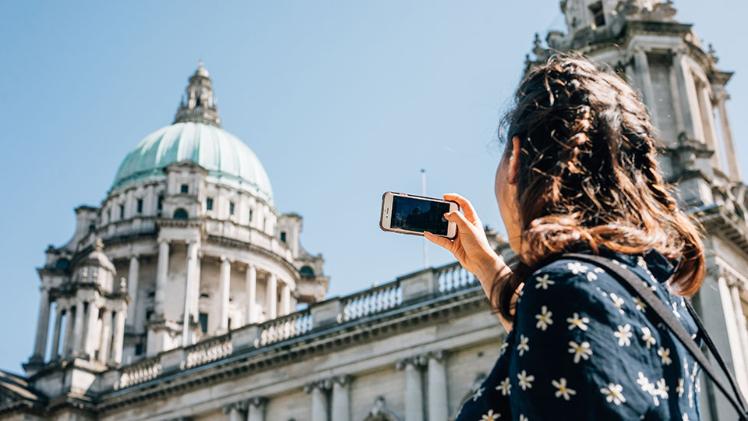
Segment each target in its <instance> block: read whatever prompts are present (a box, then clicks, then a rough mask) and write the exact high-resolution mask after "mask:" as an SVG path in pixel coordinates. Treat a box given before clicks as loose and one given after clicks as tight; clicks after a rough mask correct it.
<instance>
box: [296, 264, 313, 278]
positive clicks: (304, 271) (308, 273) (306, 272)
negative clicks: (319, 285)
mask: <svg viewBox="0 0 748 421" xmlns="http://www.w3.org/2000/svg"><path fill="white" fill-rule="evenodd" d="M299 273H300V274H301V276H302V277H304V278H314V269H312V267H311V266H302V267H301V269H299Z"/></svg>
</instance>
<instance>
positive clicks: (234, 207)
mask: <svg viewBox="0 0 748 421" xmlns="http://www.w3.org/2000/svg"><path fill="white" fill-rule="evenodd" d="M235 210H236V205H234V202H229V215H233V214H234V211H235Z"/></svg>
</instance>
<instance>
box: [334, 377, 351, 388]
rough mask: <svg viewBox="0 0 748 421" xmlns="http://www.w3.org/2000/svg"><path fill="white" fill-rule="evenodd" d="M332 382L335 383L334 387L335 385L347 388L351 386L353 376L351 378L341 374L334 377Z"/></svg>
mask: <svg viewBox="0 0 748 421" xmlns="http://www.w3.org/2000/svg"><path fill="white" fill-rule="evenodd" d="M331 380H332V382H333V386H334V385H335V384H338V385H340V386H346V385H349V384H351V381H353V376H351V375H350V374H341V375H339V376H335V377H333V378H332V379H331Z"/></svg>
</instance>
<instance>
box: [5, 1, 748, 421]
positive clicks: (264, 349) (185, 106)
mask: <svg viewBox="0 0 748 421" xmlns="http://www.w3.org/2000/svg"><path fill="white" fill-rule="evenodd" d="M561 9H562V11H563V13H564V15H565V17H566V31H565V32H557V31H552V32H550V33H548V34H547V36H546V44H545V45H544V44H543V42H541V40H540V37H539V36H537V37H536V40H535V43H534V48H533V50H532V55H531V56H528V58H527V62H526V66H532V65H533V63H535V62H537V61H540V60H543V59H545V58H546V57H547V56H548V55H549V54H550V53H551V51H554V50H558V51H568V50H580V51H582V52H584V53H585V54H586V55H588V56H589V57H591V58H593V59H594V60H596V61H598V62H604V63H608V64H609V65H611V66H612V67H613V68H614V69H615V70H616V71H618V72H619V73H620V74H621V75H622V76H624V77H625V78H627V79H628V80H629V81H630V82H631V83H632V84H633V85H634V86H635V87H636V88H637V89H638V90H639V91H640V92H641V94H642V96H643V98H644V100H645V102H646V104H647V106H648V108H649V109H650V111H651V113H652V114H653V117H654V120H655V122H656V125H657V127H658V129H659V131H660V137H661V139H662V144H661V150H662V157H661V161H662V166H663V168H664V170H665V172H666V173H667V176H668V178H669V180H670V181H671V182H672V183H674V184H676V185H677V186H678V188H679V194H680V200H681V203H682V205H683V206H684V207H686V208H688V209H689V211H690V212H691V213H692V214H693V215H695V216H696V217H698V218H699V219H700V220H701V221H702V223H703V225H704V227H705V230H706V239H705V242H706V245H707V248H708V262H709V273H708V278H707V280H706V282H705V284H704V287H703V289H702V291H701V292H700V294H699V295H698V296H697V298H696V299H695V304H696V306H697V308H698V309H699V311H700V312H701V313H702V314H703V315H704V318H705V321H706V323H707V325H708V327H709V328H710V329H711V332H713V334H714V336H715V338H716V340H717V342H718V346H719V347H720V348H721V349H723V350H724V352H725V355H726V356H727V359H728V363H729V364H730V366H731V367H732V368H734V370H735V372H736V375H737V378H738V381H739V384H740V387H741V388H742V389H743V390H744V391H748V329H747V328H746V311H748V308H747V307H748V305H747V304H746V303H748V295H747V294H746V282H747V278H746V275H744V274H748V229H747V228H746V212H748V198H746V187H745V185H744V184H743V183H742V182H741V181H740V174H739V171H738V164H737V157H736V155H735V152H734V149H733V141H732V137H731V132H730V125H729V122H728V118H727V114H726V112H725V101H726V100H727V99H728V95H727V91H726V89H725V85H726V84H727V82H728V81H729V79H730V76H731V73H729V72H724V71H721V70H719V69H718V68H717V57H716V55H715V53H714V51H713V49H712V48H711V47H709V48H704V47H703V46H702V45H701V43H700V41H699V40H698V38H697V37H696V35H695V33H694V32H693V31H692V29H691V25H689V24H684V23H681V22H678V21H677V20H676V19H675V9H674V7H673V5H672V3H671V2H668V1H661V0H621V1H619V0H602V1H600V0H597V1H594V0H565V1H562V2H561ZM76 216H77V226H76V229H75V233H74V234H73V238H72V239H71V240H70V241H69V242H68V243H67V244H65V245H62V246H60V247H52V246H50V247H49V248H48V249H47V252H46V261H45V263H44V265H43V266H42V267H41V268H40V269H39V276H40V279H41V285H40V303H39V319H38V326H37V337H36V341H35V344H34V349H33V352H32V356H31V358H30V359H29V360H28V362H27V363H26V364H25V365H24V367H25V371H26V372H25V374H24V375H14V374H11V373H5V372H0V418H2V419H19V420H20V419H46V418H55V419H69V420H93V419H107V420H108V419H111V420H115V419H116V420H120V419H128V420H130V419H131V420H139V419H160V420H176V419H180V420H186V419H189V420H208V419H211V420H212V419H229V420H249V421H261V420H262V421H266V420H267V421H289V420H296V421H300V420H312V421H327V420H332V421H353V420H355V421H362V420H364V421H385V420H406V421H423V420H432V421H439V420H448V419H452V418H453V417H454V416H455V415H456V414H455V412H456V411H457V409H458V407H459V405H460V403H461V401H462V400H464V399H467V398H469V397H470V396H471V395H472V394H473V393H474V387H475V386H476V385H477V384H479V382H480V381H481V380H482V379H483V377H484V376H485V375H486V373H487V372H488V370H490V368H491V366H492V365H493V363H494V361H495V359H496V358H497V356H498V352H499V346H500V344H501V341H502V337H503V332H502V330H501V328H500V326H499V324H498V321H497V319H496V316H494V315H493V314H491V313H490V312H489V311H488V305H487V301H486V299H485V296H484V295H483V292H482V290H481V288H480V287H479V285H478V284H477V282H476V281H475V279H474V278H473V277H472V276H471V275H470V274H469V273H467V272H465V271H464V270H463V269H462V268H460V267H459V266H458V265H456V264H449V265H445V266H442V267H437V268H430V269H425V270H421V271H418V272H414V273H410V274H407V275H403V276H401V277H399V278H397V279H395V280H393V281H390V282H387V283H383V284H380V285H378V286H376V287H372V288H370V289H366V290H363V291H360V292H356V293H353V294H350V295H347V296H342V297H325V293H326V291H327V286H328V279H327V278H326V277H325V276H324V271H323V260H322V257H321V256H320V255H311V254H309V253H308V252H306V251H305V250H304V249H303V248H302V247H301V245H300V232H301V222H302V220H301V217H300V216H299V215H296V214H282V213H279V212H278V210H277V209H276V207H275V204H274V200H273V196H272V190H271V187H270V182H269V179H268V177H267V174H266V173H265V171H264V170H263V168H262V164H261V163H260V161H259V160H258V159H257V157H256V156H255V155H254V154H253V153H252V151H251V150H250V149H249V148H248V147H247V146H246V145H245V144H244V143H243V142H241V141H240V140H239V139H237V138H236V137H234V136H232V135H231V134H229V133H228V132H226V131H224V130H223V129H221V122H220V119H219V116H218V110H217V108H216V106H215V102H214V98H213V92H212V86H211V80H210V78H209V75H208V72H207V71H206V70H205V69H204V68H203V67H202V66H200V67H198V69H197V71H196V72H195V74H194V75H192V77H191V78H190V80H189V85H188V87H187V92H186V94H185V96H184V98H183V100H182V103H181V104H180V106H179V109H178V111H177V114H176V117H175V121H174V123H173V124H172V125H170V126H167V127H165V128H162V129H159V130H157V131H156V132H154V133H152V134H151V135H148V136H147V137H146V138H145V139H143V141H141V142H140V144H138V146H137V147H136V149H135V150H134V151H133V152H131V153H130V154H128V155H127V157H126V158H125V160H124V161H123V163H122V165H121V166H120V168H119V170H118V172H117V175H116V177H115V181H114V183H113V185H112V187H111V189H110V190H109V192H108V194H107V197H106V198H105V199H104V200H103V202H102V203H101V205H100V206H99V207H88V206H82V207H79V208H77V209H76ZM490 238H491V240H492V241H493V242H494V246H495V247H496V248H497V249H498V250H499V251H500V252H502V254H504V255H505V256H506V257H507V258H508V259H511V256H510V253H509V251H508V250H507V246H506V244H505V243H503V242H502V241H500V238H499V237H498V236H496V235H494V234H493V233H492V234H491V235H490ZM702 388H703V393H702V410H703V417H704V419H707V420H717V419H734V418H735V417H734V416H732V414H731V413H730V408H729V406H728V405H727V403H726V401H725V400H724V399H723V398H722V397H721V396H719V394H718V392H717V391H716V390H713V389H712V387H711V386H710V385H708V384H707V383H703V386H702Z"/></svg>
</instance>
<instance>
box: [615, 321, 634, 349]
mask: <svg viewBox="0 0 748 421" xmlns="http://www.w3.org/2000/svg"><path fill="white" fill-rule="evenodd" d="M633 335H634V334H633V333H632V332H631V325H630V324H628V323H626V324H625V325H623V326H618V328H617V330H616V331H615V332H614V333H613V336H615V337H616V338H618V346H629V345H631V337H632V336H633Z"/></svg>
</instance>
